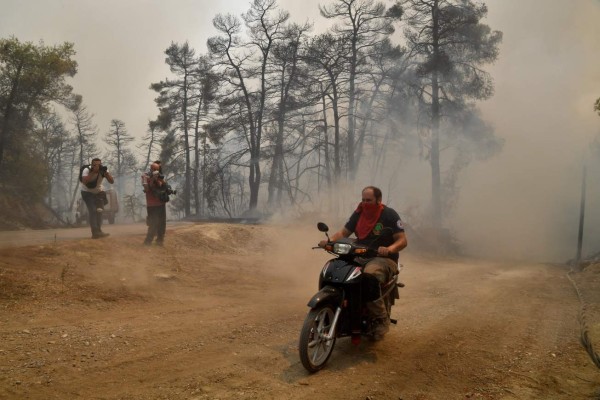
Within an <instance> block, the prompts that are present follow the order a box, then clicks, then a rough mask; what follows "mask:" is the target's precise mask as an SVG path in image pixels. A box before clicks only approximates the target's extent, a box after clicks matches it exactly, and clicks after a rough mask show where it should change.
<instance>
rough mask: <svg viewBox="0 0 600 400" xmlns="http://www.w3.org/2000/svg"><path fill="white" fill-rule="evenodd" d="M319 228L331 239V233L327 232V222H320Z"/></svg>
mask: <svg viewBox="0 0 600 400" xmlns="http://www.w3.org/2000/svg"><path fill="white" fill-rule="evenodd" d="M317 229H318V230H320V231H321V232H325V236H327V240H330V239H329V235H328V234H327V232H328V231H329V227H328V226H327V224H326V223H324V222H319V223H318V224H317Z"/></svg>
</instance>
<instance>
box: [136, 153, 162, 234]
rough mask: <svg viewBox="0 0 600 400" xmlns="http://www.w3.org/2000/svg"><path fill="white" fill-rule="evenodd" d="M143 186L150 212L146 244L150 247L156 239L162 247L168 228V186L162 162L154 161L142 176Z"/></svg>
mask: <svg viewBox="0 0 600 400" xmlns="http://www.w3.org/2000/svg"><path fill="white" fill-rule="evenodd" d="M142 185H143V186H144V193H146V209H147V211H148V219H147V224H148V233H147V234H146V240H144V244H145V245H146V246H150V245H151V244H152V240H154V237H156V244H157V245H159V246H162V245H163V241H164V239H165V231H166V228H167V208H166V201H165V200H166V198H165V192H166V189H167V184H166V182H165V177H164V175H163V174H162V168H161V166H160V161H154V162H153V163H152V165H150V171H149V172H146V173H145V174H143V175H142ZM167 201H168V200H167Z"/></svg>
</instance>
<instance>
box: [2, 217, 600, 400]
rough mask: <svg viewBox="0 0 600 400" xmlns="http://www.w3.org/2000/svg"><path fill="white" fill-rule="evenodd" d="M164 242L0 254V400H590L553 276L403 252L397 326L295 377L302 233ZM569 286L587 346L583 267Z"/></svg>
mask: <svg viewBox="0 0 600 400" xmlns="http://www.w3.org/2000/svg"><path fill="white" fill-rule="evenodd" d="M111 229H115V230H116V229H117V226H116V225H115V226H114V227H110V228H109V229H108V230H109V231H110V230H111ZM84 236H87V235H84ZM167 239H168V240H167V243H166V246H165V247H164V248H159V247H152V248H146V247H143V246H141V245H140V243H141V242H142V235H141V234H137V235H136V234H129V235H122V236H117V235H113V236H111V237H110V238H107V239H103V240H91V239H87V238H86V239H73V240H65V241H53V242H49V243H47V244H43V245H40V244H35V245H31V246H21V247H19V246H12V247H8V248H4V249H1V250H0V398H1V399H315V400H319V399H323V400H324V399H360V400H364V399H371V400H378V399H395V400H398V399H402V400H425V399H440V400H445V399H467V398H469V399H511V400H512V399H600V370H599V369H598V368H597V367H596V366H595V365H594V364H593V363H592V361H591V358H590V357H589V355H588V354H587V353H586V352H585V350H584V348H583V347H582V345H581V344H580V342H579V337H580V331H581V330H580V323H579V322H578V314H579V311H580V308H581V304H580V301H579V298H578V296H577V292H576V290H575V289H574V286H573V285H572V283H571V281H570V280H569V278H568V276H567V272H568V270H567V268H565V267H561V266H553V265H545V264H527V265H525V264H523V265H516V264H502V263H494V262H486V261H473V260H462V259H444V260H442V259H434V258H427V257H424V256H422V255H417V254H412V253H411V252H410V247H409V248H408V249H407V250H406V251H405V254H404V256H403V262H404V264H405V268H404V270H403V272H402V274H401V280H402V281H403V282H404V283H405V284H406V287H405V288H404V289H402V290H401V294H400V295H401V298H400V300H399V302H398V303H397V304H396V306H395V308H394V309H393V310H392V313H393V316H394V317H395V318H397V319H398V320H399V323H398V325H397V326H395V327H392V329H391V331H390V333H389V334H388V335H387V336H386V338H385V339H384V340H383V341H381V342H377V343H370V342H367V341H363V342H362V343H361V344H360V345H359V346H358V347H354V346H353V345H352V344H351V343H350V341H349V340H348V339H342V340H339V341H338V342H337V344H336V350H335V351H334V354H333V355H332V357H331V359H330V360H329V363H328V365H327V366H326V368H325V369H324V370H322V371H320V372H318V373H316V374H313V375H310V374H308V373H307V372H306V371H305V370H304V369H303V367H302V365H301V364H300V362H299V359H298V354H297V340H298V335H299V332H300V328H301V325H302V322H303V320H304V317H305V314H306V312H307V307H306V302H307V301H308V299H309V298H310V297H311V295H312V294H313V293H314V292H315V290H316V282H317V275H318V273H319V271H320V269H321V267H322V264H323V262H324V261H325V260H326V259H327V258H328V255H327V254H326V253H324V252H322V251H313V250H311V249H310V247H311V246H313V245H314V244H315V243H316V242H317V241H318V240H319V239H321V234H320V233H319V232H318V231H317V230H316V229H314V228H313V227H303V226H300V227H298V226H294V227H293V228H292V227H288V228H285V229H284V228H282V227H276V226H258V225H257V226H248V225H226V224H201V225H192V226H182V227H177V228H176V229H175V228H169V230H168V232H167ZM573 280H574V281H575V282H577V283H578V285H579V286H578V287H580V292H581V293H582V295H583V297H584V298H585V300H586V302H589V303H588V304H587V305H586V309H587V311H586V312H587V317H586V318H585V320H586V322H587V326H589V328H590V334H591V336H592V339H593V340H594V341H595V342H597V343H600V334H598V333H597V331H598V326H597V325H596V324H595V322H596V321H600V318H597V316H598V315H599V313H598V309H597V307H596V304H600V294H598V292H600V291H599V290H598V288H599V287H600V267H598V268H596V266H593V265H592V266H589V267H588V268H586V270H585V271H584V272H583V273H578V274H575V275H573ZM595 338H599V339H598V340H596V339H595ZM599 346H600V344H599Z"/></svg>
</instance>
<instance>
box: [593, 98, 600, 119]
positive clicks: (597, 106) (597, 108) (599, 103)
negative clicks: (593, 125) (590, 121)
mask: <svg viewBox="0 0 600 400" xmlns="http://www.w3.org/2000/svg"><path fill="white" fill-rule="evenodd" d="M594 111H596V113H598V115H600V97H599V98H598V99H596V102H595V103H594Z"/></svg>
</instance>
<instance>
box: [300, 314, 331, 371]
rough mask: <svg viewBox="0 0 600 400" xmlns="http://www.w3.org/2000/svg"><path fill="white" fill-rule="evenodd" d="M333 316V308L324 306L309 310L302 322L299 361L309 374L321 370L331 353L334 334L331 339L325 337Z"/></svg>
mask: <svg viewBox="0 0 600 400" xmlns="http://www.w3.org/2000/svg"><path fill="white" fill-rule="evenodd" d="M334 314H335V313H334V310H333V306H331V305H329V304H324V305H319V306H317V307H315V308H313V309H311V310H310V311H309V312H308V315H307V316H306V319H305V320H304V325H303V326H302V331H301V332H300V342H299V346H298V349H299V352H300V361H302V365H303V366H304V368H306V369H307V370H308V371H309V372H317V371H319V370H320V369H321V368H323V367H324V366H325V363H326V362H327V360H328V359H329V357H330V356H331V353H332V352H333V347H334V346H335V333H334V335H333V337H332V338H331V339H327V338H326V337H325V335H326V334H327V333H329V329H330V328H331V324H332V322H333V316H334Z"/></svg>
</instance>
